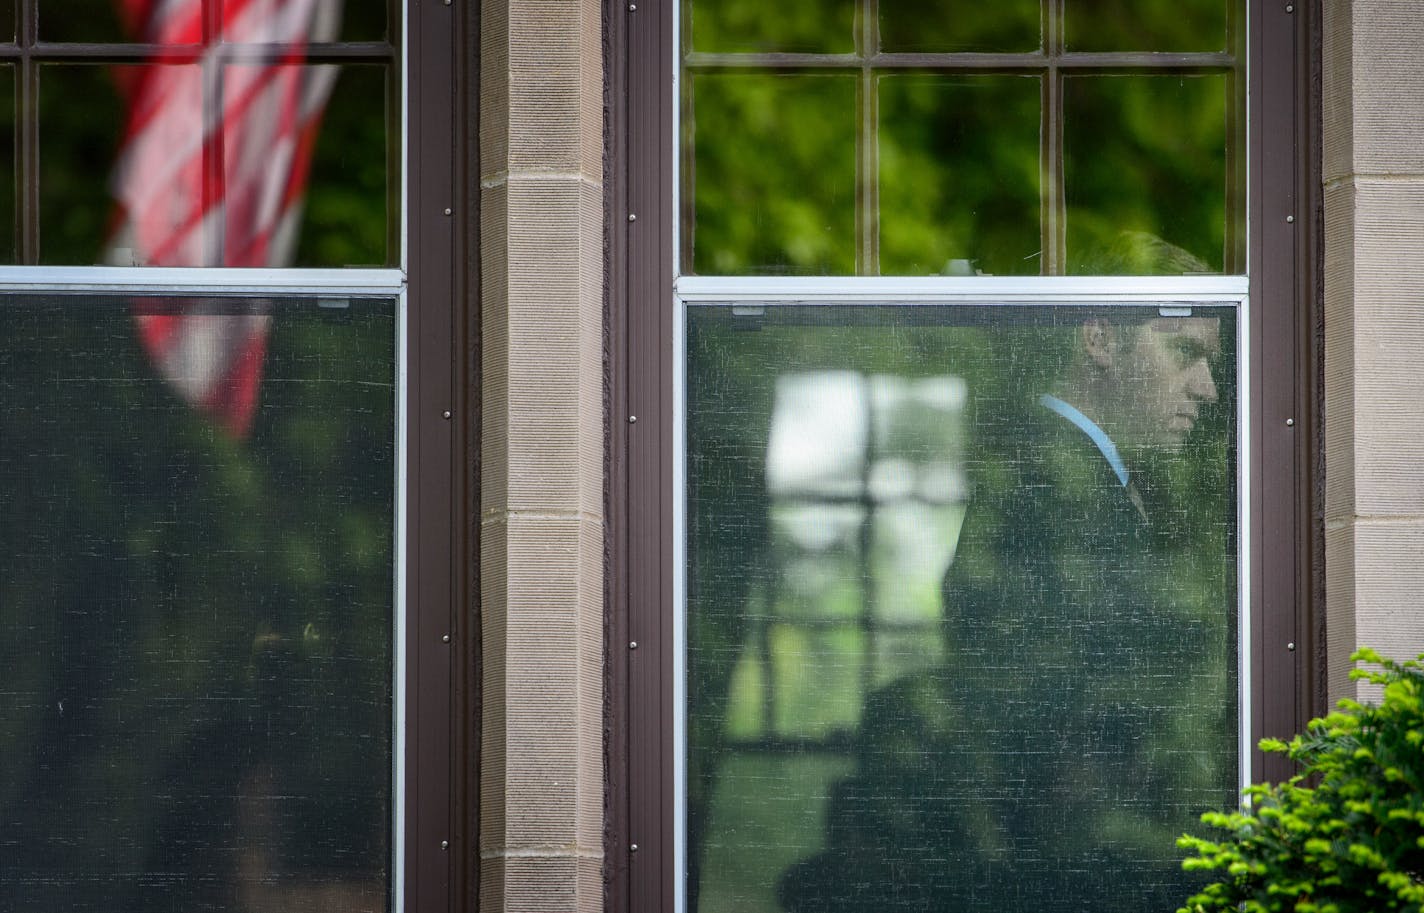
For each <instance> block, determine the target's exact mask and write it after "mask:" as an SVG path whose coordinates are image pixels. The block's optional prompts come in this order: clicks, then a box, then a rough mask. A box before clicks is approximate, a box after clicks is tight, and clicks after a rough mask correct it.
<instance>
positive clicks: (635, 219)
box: [628, 212, 638, 222]
mask: <svg viewBox="0 0 1424 913" xmlns="http://www.w3.org/2000/svg"><path fill="white" fill-rule="evenodd" d="M628 221H629V222H636V221H638V217H637V216H636V215H634V214H633V213H631V212H630V213H628Z"/></svg>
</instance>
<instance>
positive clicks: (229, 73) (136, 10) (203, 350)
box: [109, 0, 341, 437]
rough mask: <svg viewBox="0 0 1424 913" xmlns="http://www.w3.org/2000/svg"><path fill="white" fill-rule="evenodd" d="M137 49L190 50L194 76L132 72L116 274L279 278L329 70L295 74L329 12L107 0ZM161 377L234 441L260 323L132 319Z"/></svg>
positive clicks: (191, 315) (243, 416) (310, 6)
mask: <svg viewBox="0 0 1424 913" xmlns="http://www.w3.org/2000/svg"><path fill="white" fill-rule="evenodd" d="M118 2H119V4H120V7H121V13H122V15H123V17H124V19H125V20H126V22H127V23H128V24H129V26H130V28H131V30H132V31H133V34H134V36H135V37H136V38H138V39H139V40H142V41H145V42H148V43H152V44H156V45H166V46H175V45H176V46H185V47H194V48H196V49H198V50H199V52H200V54H201V59H200V62H199V63H198V64H161V63H156V62H155V63H149V64H146V65H144V66H143V67H142V68H141V69H140V71H139V73H138V74H137V77H136V78H135V79H134V80H133V82H132V83H131V84H130V86H129V89H130V95H129V105H128V110H129V114H128V122H127V127H126V130H125V135H124V143H123V151H122V152H121V154H120V158H119V163H118V166H117V168H116V169H115V173H114V182H113V192H114V196H115V198H116V199H117V201H118V203H119V211H120V218H119V224H118V227H117V228H116V230H115V232H114V234H113V236H112V237H111V240H110V244H109V258H110V261H111V262H114V263H117V264H119V265H142V266H167V267H180V266H237V267H267V268H271V267H280V266H286V265H287V264H289V263H290V261H291V257H292V253H293V250H294V248H295V242H296V239H297V225H298V221H299V218H300V214H301V202H302V197H303V193H304V192H305V189H306V184H307V177H308V173H309V169H310V166H311V155H312V149H313V146H314V144H315V140H316V135H317V129H318V127H319V125H320V120H321V113H322V110H323V109H324V107H325V105H326V100H327V98H328V96H329V95H330V93H331V87H332V83H333V82H334V80H335V78H336V70H335V67H332V66H304V65H303V64H304V62H305V59H306V51H307V46H308V44H310V43H312V42H315V41H331V40H334V39H335V38H336V36H337V31H338V28H339V20H340V12H341V7H340V4H341V0H118ZM216 3H221V9H222V16H221V37H220V38H217V37H213V38H209V37H207V36H205V34H204V9H203V8H204V5H205V4H216ZM241 44H261V45H274V46H278V47H280V48H281V51H280V53H279V54H278V56H277V58H276V59H272V60H266V61H261V62H241V61H234V60H232V59H231V50H232V47H233V46H234V45H241ZM137 320H138V327H139V335H140V338H141V339H142V341H143V344H144V347H145V349H146V350H147V351H148V353H149V355H150V357H151V358H152V359H153V360H154V363H155V364H156V365H157V366H158V369H159V371H160V373H161V374H162V375H163V376H164V377H165V378H166V379H167V380H168V381H169V382H170V383H172V384H173V385H174V386H175V387H176V388H177V389H178V391H179V392H180V393H181V394H182V396H183V397H184V398H185V399H186V400H187V401H189V402H190V403H192V404H194V405H196V406H198V407H200V408H202V409H203V410H204V411H206V412H207V413H209V414H210V415H211V416H213V418H214V419H215V420H217V421H218V422H219V423H220V424H221V425H222V426H223V427H225V428H226V429H227V430H228V431H230V432H231V433H232V434H234V435H236V436H239V437H241V436H243V435H245V434H246V433H247V431H248V429H249V428H250V427H251V423H252V419H253V417H254V415H255V412H256V406H257V390H258V386H259V384H260V381H261V376H262V360H263V356H264V353H265V351H266V345H267V334H268V331H269V329H270V323H271V320H270V317H269V316H268V315H267V314H266V313H263V312H262V309H261V308H260V306H255V307H254V308H253V310H252V312H251V313H243V314H232V313H231V312H227V313H224V314H222V315H217V314H203V313H198V312H197V311H195V310H191V309H190V310H186V311H185V310H179V311H178V312H177V313H165V314H161V315H154V314H143V313H140V314H139V315H137Z"/></svg>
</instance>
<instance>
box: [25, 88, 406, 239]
mask: <svg viewBox="0 0 1424 913" xmlns="http://www.w3.org/2000/svg"><path fill="white" fill-rule="evenodd" d="M385 72H386V71H385V69H384V68H382V67H380V66H351V67H344V68H339V67H337V66H334V65H327V66H287V65H269V66H255V65H228V66H225V67H218V66H217V65H216V64H215V65H214V66H212V67H211V68H208V69H206V70H205V68H204V67H202V66H197V65H177V64H173V65H170V64H163V65H159V64H153V65H149V64H131V65H121V66H94V65H67V64H66V65H61V64H46V65H44V66H42V67H41V71H40V228H41V239H40V260H41V262H43V263H51V264H92V263H113V264H116V265H121V266H249V267H280V266H348V265H376V266H380V265H386V264H388V263H390V262H392V261H393V259H394V256H395V254H394V252H393V251H391V250H390V249H389V247H390V245H389V242H388V238H387V235H388V230H389V229H388V226H389V224H390V220H391V214H390V208H391V207H390V204H389V190H388V187H387V170H388V169H387V161H388V158H387V157H388V143H387V138H386V125H387V123H388V120H387V110H386V106H385V105H384V104H383V102H384V100H385V98H386V96H387V93H386V90H385ZM218 99H221V100H222V110H224V111H226V112H227V113H228V118H227V120H226V121H224V122H223V123H222V125H221V131H220V135H221V140H222V141H221V143H214V142H205V141H204V137H203V132H202V130H201V129H200V125H201V124H202V123H203V122H204V117H205V114H204V112H205V111H207V110H210V109H214V108H216V107H217V100H218ZM328 101H329V103H328ZM323 105H326V112H325V114H326V116H325V118H323V116H322V113H323V110H322V109H323ZM219 214H220V218H215V216H216V215H219Z"/></svg>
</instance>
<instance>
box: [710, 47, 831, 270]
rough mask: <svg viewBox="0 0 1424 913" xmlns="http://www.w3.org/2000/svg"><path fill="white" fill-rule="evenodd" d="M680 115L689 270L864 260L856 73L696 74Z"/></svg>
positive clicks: (815, 266) (807, 266)
mask: <svg viewBox="0 0 1424 913" xmlns="http://www.w3.org/2000/svg"><path fill="white" fill-rule="evenodd" d="M689 84H690V96H689V99H688V102H687V105H686V107H685V109H684V115H683V136H684V143H685V145H684V156H685V172H684V178H683V183H682V187H683V194H684V199H685V200H686V201H687V203H690V205H691V213H690V214H691V218H690V219H688V220H687V225H686V229H685V230H686V236H685V239H686V245H685V249H684V252H683V257H684V272H689V273H702V274H708V275H711V274H716V275H814V274H830V275H847V274H851V273H854V272H855V268H856V260H855V257H856V235H855V226H856V190H857V183H856V139H855V137H856V121H855V110H856V95H857V86H856V79H855V78H854V77H853V76H849V75H846V74H840V73H831V74H822V73H777V72H764V71H751V72H746V71H734V72H727V71H715V72H708V73H693V74H691V76H690V79H689Z"/></svg>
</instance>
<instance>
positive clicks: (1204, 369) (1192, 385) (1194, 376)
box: [1187, 358, 1216, 403]
mask: <svg viewBox="0 0 1424 913" xmlns="http://www.w3.org/2000/svg"><path fill="white" fill-rule="evenodd" d="M1187 395H1188V396H1190V397H1191V398H1192V399H1195V400H1199V401H1201V402H1206V403H1214V402H1216V382H1215V381H1213V380H1212V379H1211V366H1210V365H1208V364H1207V363H1206V359H1205V358H1203V359H1201V360H1199V361H1198V362H1197V363H1196V364H1194V365H1192V369H1191V373H1190V374H1189V375H1188V376H1187Z"/></svg>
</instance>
